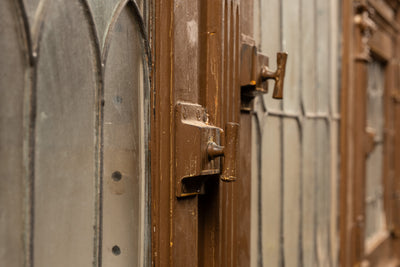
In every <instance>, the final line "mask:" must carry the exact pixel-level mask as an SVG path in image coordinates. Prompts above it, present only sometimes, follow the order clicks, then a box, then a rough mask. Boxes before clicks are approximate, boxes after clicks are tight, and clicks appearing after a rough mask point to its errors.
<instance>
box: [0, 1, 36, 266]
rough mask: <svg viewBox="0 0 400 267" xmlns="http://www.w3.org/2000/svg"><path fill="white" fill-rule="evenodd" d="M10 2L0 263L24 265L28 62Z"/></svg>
mask: <svg viewBox="0 0 400 267" xmlns="http://www.w3.org/2000/svg"><path fill="white" fill-rule="evenodd" d="M14 2H15V1H14V0H2V1H0V33H1V38H0V62H1V64H0V92H1V97H0V159H1V160H0V266H9V267H19V266H23V265H24V255H23V254H22V253H21V251H23V250H24V241H23V239H22V238H21V237H22V236H23V229H24V221H25V219H26V220H27V221H29V217H28V218H25V216H26V214H27V213H25V212H24V193H25V188H24V180H25V175H26V171H25V168H26V165H25V162H24V161H25V160H26V158H27V157H26V156H25V157H24V147H23V146H24V143H23V137H24V135H25V133H24V132H26V130H25V129H24V120H23V119H24V114H23V111H24V88H25V84H24V78H25V74H26V73H25V70H26V68H27V67H28V62H27V60H26V58H27V57H26V56H27V55H24V52H25V51H26V49H25V48H24V46H23V41H22V38H21V36H22V34H21V33H22V32H23V30H22V29H20V23H19V20H18V16H17V12H16V7H15V4H14ZM17 29H18V30H17ZM25 152H26V151H25ZM27 210H28V207H27Z"/></svg>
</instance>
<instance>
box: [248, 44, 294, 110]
mask: <svg viewBox="0 0 400 267" xmlns="http://www.w3.org/2000/svg"><path fill="white" fill-rule="evenodd" d="M240 56H241V61H240V62H241V63H240V86H241V98H242V109H248V108H249V105H250V102H251V100H252V99H253V98H254V97H255V96H256V95H258V94H266V93H268V83H267V82H266V81H267V80H269V79H273V80H274V81H275V87H274V92H273V94H272V97H273V98H275V99H282V97H283V84H284V83H283V82H284V79H285V71H286V61H287V57H288V54H287V53H286V52H279V53H277V57H276V61H277V62H276V63H277V69H276V71H275V72H273V71H271V70H270V69H269V68H268V57H267V56H266V55H264V54H261V53H259V52H258V51H257V47H256V46H255V45H250V44H247V43H244V44H242V51H241V55H240Z"/></svg>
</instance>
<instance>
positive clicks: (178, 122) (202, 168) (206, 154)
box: [175, 103, 239, 197]
mask: <svg viewBox="0 0 400 267" xmlns="http://www.w3.org/2000/svg"><path fill="white" fill-rule="evenodd" d="M238 135H239V124H237V123H227V124H226V127H225V132H224V131H223V130H222V129H221V128H219V127H216V126H213V125H210V124H209V122H208V115H207V112H206V110H205V109H204V108H203V107H202V106H200V105H197V104H190V103H178V104H177V105H176V107H175V177H176V196H177V197H185V196H191V195H197V194H202V193H204V182H205V181H206V180H207V179H209V178H210V176H211V175H217V174H220V178H221V180H223V181H235V180H236V177H237V170H236V166H237V164H236V161H237V159H238V156H237V153H238V144H239V143H238V142H239V138H238V137H239V136H238ZM222 139H224V140H222ZM222 144H224V146H222ZM221 166H222V168H221Z"/></svg>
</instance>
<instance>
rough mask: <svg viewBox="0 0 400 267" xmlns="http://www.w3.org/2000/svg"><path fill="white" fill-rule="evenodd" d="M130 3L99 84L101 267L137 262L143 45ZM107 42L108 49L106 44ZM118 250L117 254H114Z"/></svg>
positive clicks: (121, 17)
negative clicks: (101, 122)
mask: <svg viewBox="0 0 400 267" xmlns="http://www.w3.org/2000/svg"><path fill="white" fill-rule="evenodd" d="M137 25H138V23H137V21H136V18H135V16H134V13H133V10H132V9H131V6H130V5H128V6H126V7H125V8H124V9H123V10H122V12H121V14H120V15H119V18H118V21H117V22H116V24H115V26H114V28H113V29H111V33H110V34H111V35H112V39H110V40H111V42H110V43H109V44H108V43H106V49H108V53H107V58H106V60H105V61H106V64H105V83H104V152H103V154H104V163H103V164H104V165H103V166H104V167H103V168H104V193H103V238H102V248H103V253H102V255H103V259H102V263H103V265H104V266H143V259H142V258H141V257H142V256H143V253H141V252H142V251H143V249H144V246H143V244H144V243H143V239H144V232H145V231H144V214H143V213H144V206H143V205H144V201H143V198H144V194H145V189H144V186H145V184H144V181H145V179H144V170H145V166H143V162H144V144H145V141H144V127H143V118H144V115H143V80H144V77H143V47H142V38H141V35H140V31H139V29H138V26H137ZM108 46H109V47H108ZM118 250H119V251H120V255H118V257H116V255H117V254H118Z"/></svg>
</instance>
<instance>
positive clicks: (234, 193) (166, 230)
mask: <svg viewBox="0 0 400 267" xmlns="http://www.w3.org/2000/svg"><path fill="white" fill-rule="evenodd" d="M195 2H196V1H193V2H192V1H186V2H180V3H179V5H177V3H176V1H174V0H165V1H152V4H151V8H150V18H149V19H150V44H151V48H152V49H151V50H152V62H154V64H153V66H152V67H153V68H152V76H151V81H152V94H151V141H150V149H151V199H152V202H151V217H152V220H151V221H152V223H151V234H152V266H199V265H201V266H203V265H204V266H206V265H210V266H237V264H238V261H240V262H241V263H240V264H245V265H248V264H246V263H243V261H244V262H246V261H248V262H249V261H250V258H249V257H248V258H246V257H245V259H244V260H243V261H241V260H240V259H238V254H239V253H237V252H238V248H240V249H241V250H250V242H249V239H250V234H249V233H250V229H249V226H250V225H249V218H248V217H247V215H244V214H242V213H241V212H244V211H246V212H247V213H249V212H250V198H249V197H248V198H244V201H238V198H237V197H238V196H241V197H242V195H243V191H242V190H249V189H250V171H251V170H250V168H249V165H250V164H249V162H250V160H251V158H250V155H251V151H250V149H251V146H250V145H247V146H244V145H243V144H246V143H245V142H243V141H242V140H246V142H247V144H248V142H249V141H248V139H249V138H250V137H251V133H250V131H251V127H250V126H251V115H250V114H249V113H244V114H241V115H240V91H239V86H238V78H237V77H238V75H236V74H237V73H238V71H239V69H238V64H239V62H238V58H239V41H240V33H241V31H240V27H241V24H240V21H239V17H240V16H239V14H240V12H242V11H243V10H245V9H244V7H245V6H248V5H247V3H252V0H249V1H247V2H246V5H245V4H243V5H239V0H225V1H214V0H206V1H198V2H197V3H195ZM193 3H194V4H193ZM227 7H229V10H231V9H232V10H234V12H230V14H225V13H226V12H225V13H224V12H223V11H224V10H225V9H227ZM239 7H240V9H239ZM251 7H252V6H251ZM180 12H181V13H180ZM188 14H189V15H188ZM191 15H193V16H194V18H193V20H194V21H195V22H197V27H198V28H197V29H198V35H197V36H198V41H197V44H195V46H196V45H197V47H195V48H194V49H197V50H198V51H200V52H197V53H198V54H196V52H195V51H194V50H190V48H188V46H187V42H186V41H185V40H186V39H185V38H186V28H185V27H186V23H187V22H189V21H185V19H188V18H185V16H191ZM222 15H226V16H225V18H222V17H221V16H222ZM228 15H229V16H228ZM227 20H229V21H230V23H231V25H235V27H231V26H230V27H229V28H228V29H229V30H230V32H229V34H228V31H227V29H226V27H225V28H224V29H223V26H224V25H223V24H222V21H225V22H226V21H227ZM250 22H251V23H252V20H250V19H249V21H248V23H250ZM182 25H184V28H182ZM192 25H194V24H192ZM194 27H196V25H195V26H194ZM251 28H252V27H251ZM188 49H189V50H190V51H188ZM188 53H193V54H191V55H190V56H189V54H188ZM189 60H190V61H194V62H198V65H197V66H194V65H191V62H188V61H189ZM182 64H187V65H188V67H187V68H183V69H182V68H181V65H182ZM228 68H229V71H227V70H226V69H228ZM193 73H196V74H194V77H195V78H194V79H192V80H191V82H192V83H193V84H190V85H188V84H185V83H187V81H186V80H185V75H193ZM197 73H198V74H197ZM196 75H197V76H196ZM181 83H182V84H181ZM227 83H229V85H230V87H228V85H226V84H227ZM185 86H186V87H185ZM187 86H192V88H191V90H192V93H191V94H188V90H187V89H188V88H187ZM228 89H229V92H228V91H227V90H228ZM227 94H230V95H231V96H232V95H234V98H233V99H235V100H232V101H231V102H229V99H228V98H225V97H224V96H226V95H227ZM178 101H185V102H191V103H197V104H200V105H202V106H205V107H206V108H207V110H208V113H209V115H210V118H209V119H210V123H211V124H213V125H216V126H218V127H221V128H223V126H224V124H225V123H226V122H228V121H234V122H239V121H240V124H241V134H240V138H241V140H240V143H241V146H240V149H241V151H240V157H241V158H240V159H241V160H240V162H241V164H240V166H239V167H241V166H245V167H244V168H239V169H240V177H239V178H238V179H241V178H243V179H242V180H240V181H236V182H233V183H224V182H221V181H220V180H219V178H218V177H212V178H210V179H209V180H208V182H207V185H206V186H207V187H208V188H207V194H205V195H202V196H191V197H185V198H177V197H176V196H175V181H174V179H175V177H174V164H175V162H174V160H175V155H174V153H175V150H174V149H175V140H174V131H175V129H174V127H175V126H174V116H175V115H174V113H175V105H176V103H177V102H178ZM243 133H246V134H243ZM244 176H246V177H247V178H248V179H247V180H246V179H244V178H245V177H244ZM245 187H247V189H245ZM239 190H240V191H239ZM239 192H240V193H239ZM241 199H243V198H241ZM248 216H249V214H248ZM198 221H201V223H198ZM247 224H248V225H247ZM238 229H239V230H238ZM248 254H250V251H249V253H248Z"/></svg>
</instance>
